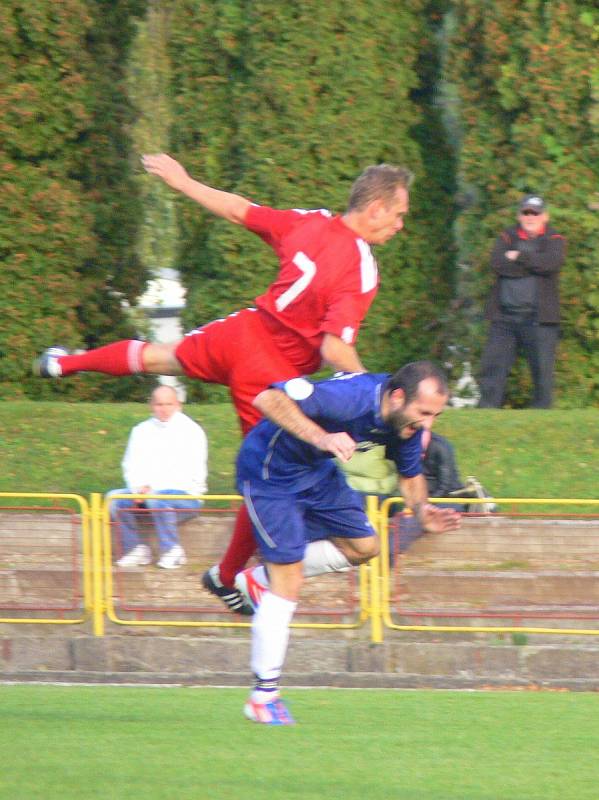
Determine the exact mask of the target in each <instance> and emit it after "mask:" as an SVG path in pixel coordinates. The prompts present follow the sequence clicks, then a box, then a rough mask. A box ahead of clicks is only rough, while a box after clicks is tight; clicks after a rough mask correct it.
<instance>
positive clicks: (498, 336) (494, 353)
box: [478, 320, 559, 408]
mask: <svg viewBox="0 0 599 800" xmlns="http://www.w3.org/2000/svg"><path fill="white" fill-rule="evenodd" d="M558 337H559V325H538V324H537V323H534V322H530V321H518V320H509V321H502V322H492V323H491V327H490V328H489V336H488V339H487V343H486V345H485V349H484V351H483V355H482V359H481V364H480V378H479V386H480V391H481V397H480V402H479V404H478V407H479V408H501V406H502V404H503V396H504V394H505V385H506V382H507V379H508V375H509V374H510V371H511V369H512V367H513V366H514V361H515V360H516V356H517V355H518V353H519V352H522V353H523V354H524V356H525V357H526V360H527V361H528V366H529V367H530V373H531V376H532V380H533V384H534V395H533V399H532V403H531V408H551V403H552V401H553V373H554V368H555V351H556V347H557V340H558Z"/></svg>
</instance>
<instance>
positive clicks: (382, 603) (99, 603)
mask: <svg viewBox="0 0 599 800" xmlns="http://www.w3.org/2000/svg"><path fill="white" fill-rule="evenodd" d="M135 497H140V496H139V495H130V494H122V495H111V496H110V497H109V498H107V497H104V496H103V495H101V494H99V493H94V494H92V495H91V496H90V498H89V501H88V500H86V499H85V498H83V497H81V496H79V495H76V494H65V493H36V492H15V493H12V492H11V493H8V492H1V493H0V498H5V499H11V500H15V499H21V498H22V499H28V500H32V499H33V500H38V501H43V502H44V503H54V505H48V506H47V508H48V510H52V509H54V510H56V508H57V506H56V503H58V502H63V503H64V502H66V501H69V502H71V503H74V504H75V505H76V506H77V509H78V512H79V518H80V526H81V527H80V530H81V535H80V546H81V585H82V602H81V605H82V608H81V613H80V614H79V615H78V616H77V617H76V618H63V617H61V616H58V615H53V616H45V617H23V616H19V617H16V616H15V617H9V616H8V615H5V616H2V617H0V623H17V624H18V623H26V624H40V623H41V624H58V625H73V624H81V623H83V622H86V621H88V620H90V619H91V620H92V624H93V632H94V634H95V635H96V636H102V635H104V633H105V623H106V620H109V621H110V622H112V623H115V624H118V625H126V626H142V627H146V626H148V627H152V626H157V627H181V628H191V627H193V628H223V629H227V628H240V629H244V628H248V627H249V626H250V624H251V623H249V622H244V621H237V619H234V618H233V619H224V620H220V619H217V620H215V619H164V618H160V619H147V618H146V619H125V618H123V617H122V616H120V614H119V610H118V608H117V606H116V605H115V600H114V597H115V591H114V589H115V587H114V580H113V575H114V566H113V553H112V536H111V521H110V502H111V501H112V500H116V499H120V498H135ZM147 497H148V495H146V498H147ZM149 497H160V495H149ZM173 497H176V496H173ZM182 497H185V498H186V499H188V497H189V496H188V495H182ZM201 499H203V500H205V501H207V502H208V501H209V502H214V503H218V502H228V503H231V502H232V501H241V498H240V497H239V496H238V495H205V496H202V498H201ZM479 500H480V502H490V503H496V504H498V505H499V506H507V505H510V504H511V505H518V506H532V507H535V506H540V505H545V506H552V505H559V506H561V507H575V506H578V507H581V506H582V507H585V508H589V507H592V508H595V507H599V500H589V499H575V498H551V499H548V498H480V499H478V498H474V499H456V498H436V499H435V500H434V501H433V502H451V503H460V504H467V503H474V504H476V503H477V502H478V501H479ZM401 502H402V498H401V497H395V498H389V499H387V500H385V501H384V502H383V503H382V504H379V502H378V499H377V498H376V497H368V498H367V511H368V515H369V518H370V520H371V522H372V524H373V525H374V527H375V529H376V530H377V531H378V532H379V533H380V538H381V552H380V555H379V556H378V557H377V558H374V559H372V560H371V561H370V562H369V563H368V564H366V565H363V566H361V567H360V568H359V570H358V610H357V613H356V618H355V619H353V620H351V621H349V622H340V621H333V622H304V621H302V622H294V623H293V627H296V628H306V629H355V628H359V627H362V626H364V625H365V624H366V623H369V625H370V638H371V641H372V642H373V643H375V644H376V643H380V642H382V641H383V639H384V634H385V631H386V630H397V631H425V632H430V633H439V632H442V633H453V632H456V633H458V632H468V633H494V634H500V633H524V634H526V633H530V634H565V635H576V636H597V635H599V629H597V628H564V627H558V626H557V625H556V626H555V627H551V626H543V627H540V626H529V625H526V626H525V625H504V624H501V623H500V624H493V625H490V624H489V625H479V624H476V625H463V624H461V625H460V624H451V625H449V624H447V625H440V624H400V623H398V622H396V621H395V620H394V619H393V608H392V597H391V591H392V575H391V570H390V547H389V519H388V517H389V513H388V512H389V507H390V506H391V505H392V504H398V503H401ZM24 507H25V506H24ZM9 508H10V507H9V506H7V509H9ZM19 508H21V507H19ZM35 508H36V510H39V507H38V506H36V507H35ZM43 508H46V506H44V507H43ZM1 510H2V507H1V506H0V511H1ZM205 510H208V511H209V510H211V509H209V508H205ZM493 516H494V515H490V517H489V518H490V519H492V518H493ZM28 609H29V607H28ZM155 610H156V611H158V612H160V608H158V609H155ZM210 613H214V614H219V613H220V610H217V611H214V612H210ZM316 613H319V612H316ZM399 613H400V615H401V611H400V612H399ZM204 616H207V615H206V614H205V615H204ZM421 616H422V615H421ZM427 616H430V617H434V616H435V615H434V612H431V613H430V614H427ZM446 616H449V614H447V615H446ZM470 616H472V617H476V616H477V614H476V612H473V613H472V614H470ZM480 616H484V614H481V615H480ZM495 617H496V618H497V619H498V620H500V619H501V618H503V617H502V615H495ZM514 617H518V618H526V614H525V612H523V613H506V614H505V618H506V619H510V618H512V619H513V618H514Z"/></svg>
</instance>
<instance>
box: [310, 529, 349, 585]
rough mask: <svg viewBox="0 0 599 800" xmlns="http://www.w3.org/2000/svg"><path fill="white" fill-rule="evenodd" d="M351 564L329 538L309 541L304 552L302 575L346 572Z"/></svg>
mask: <svg viewBox="0 0 599 800" xmlns="http://www.w3.org/2000/svg"><path fill="white" fill-rule="evenodd" d="M351 567H352V565H351V564H350V563H349V561H348V560H347V558H346V557H345V556H344V555H343V553H342V552H341V550H339V548H338V547H335V545H334V544H333V542H331V541H330V540H329V539H319V540H318V541H316V542H310V543H309V544H308V545H307V547H306V552H305V554H304V576H305V577H306V578H313V577H314V576H315V575H323V574H324V573H325V572H347V571H348V570H349V569H351Z"/></svg>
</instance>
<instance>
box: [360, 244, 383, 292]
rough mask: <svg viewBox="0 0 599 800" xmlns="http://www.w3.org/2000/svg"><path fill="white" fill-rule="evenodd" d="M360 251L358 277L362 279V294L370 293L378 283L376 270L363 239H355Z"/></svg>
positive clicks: (374, 262)
mask: <svg viewBox="0 0 599 800" xmlns="http://www.w3.org/2000/svg"><path fill="white" fill-rule="evenodd" d="M356 243H357V245H358V250H359V251H360V275H361V278H362V294H366V293H367V292H371V291H372V290H373V289H375V288H376V285H377V282H378V274H379V273H378V268H377V265H376V260H375V258H374V256H373V255H372V252H371V250H370V247H369V245H368V243H367V242H365V241H364V239H356Z"/></svg>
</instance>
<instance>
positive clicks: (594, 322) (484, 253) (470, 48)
mask: <svg viewBox="0 0 599 800" xmlns="http://www.w3.org/2000/svg"><path fill="white" fill-rule="evenodd" d="M593 8H594V9H595V11H594V14H593V11H592V9H593ZM596 8H597V7H596V4H594V3H590V2H581V0H560V1H559V2H557V1H549V2H547V1H541V0H536V1H534V0H533V2H528V3H514V2H512V0H494V1H493V2H491V3H484V4H482V3H480V2H477V0H459V2H456V3H454V4H453V11H452V13H451V14H450V15H449V17H448V20H447V22H448V30H449V47H448V69H447V76H448V78H449V80H450V82H451V84H452V86H453V89H454V91H455V94H456V95H457V98H458V101H457V103H456V104H455V106H454V108H453V110H454V119H455V120H456V121H457V126H458V128H459V130H460V142H459V160H458V164H459V180H460V187H461V195H460V196H461V200H462V203H463V211H462V213H461V214H460V215H459V224H458V228H457V234H458V235H457V238H458V243H459V248H460V261H461V263H462V265H463V268H464V269H463V272H462V283H461V287H460V291H461V294H462V296H463V297H465V298H467V299H469V300H471V301H472V302H473V308H474V309H475V311H476V312H480V308H481V305H482V302H483V298H484V297H485V296H486V294H487V291H488V288H489V285H490V281H491V275H490V270H489V267H488V257H489V252H490V248H491V245H492V243H493V240H494V238H495V236H496V235H497V233H498V232H499V231H500V230H501V229H502V228H504V227H507V226H508V225H510V224H513V223H514V221H515V215H516V213H517V210H516V209H517V201H518V199H519V198H520V197H521V196H522V195H523V194H525V193H528V192H535V193H540V194H542V195H543V196H544V197H545V198H546V199H547V200H548V202H549V206H550V214H551V221H552V224H553V225H554V226H555V227H556V228H557V229H558V230H559V231H560V232H561V233H563V234H564V235H565V236H566V238H567V240H568V254H567V261H566V265H565V267H564V269H563V271H562V281H561V293H562V301H563V302H562V320H563V324H562V331H563V338H562V341H561V344H560V351H559V358H558V366H557V383H558V395H559V402H560V404H562V405H584V404H588V403H589V402H590V401H592V402H594V403H597V401H599V378H598V375H599V265H598V263H597V236H598V233H599V226H598V224H597V212H598V211H599V194H598V193H597V186H598V181H599V140H598V138H597V134H598V132H599V130H598V129H599V114H598V105H597V101H598V96H599V95H598V89H599V74H598V64H597V59H596V56H595V57H593V53H596V49H597V44H598V41H599V14H598V13H597V10H596ZM472 321H473V323H474V324H473V327H472V329H471V341H472V343H473V347H472V350H473V351H474V354H475V355H476V353H477V352H478V350H479V349H480V345H481V342H482V341H483V333H484V332H483V330H481V327H482V326H481V324H480V313H478V315H475V316H473V317H472ZM527 390H528V376H527V373H525V371H524V370H522V369H521V370H520V371H519V372H517V373H516V374H515V377H514V379H513V380H512V383H511V395H510V396H511V399H512V401H513V402H514V403H515V404H516V405H518V404H521V403H522V402H524V400H525V398H526V397H527V395H528V391H527Z"/></svg>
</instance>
